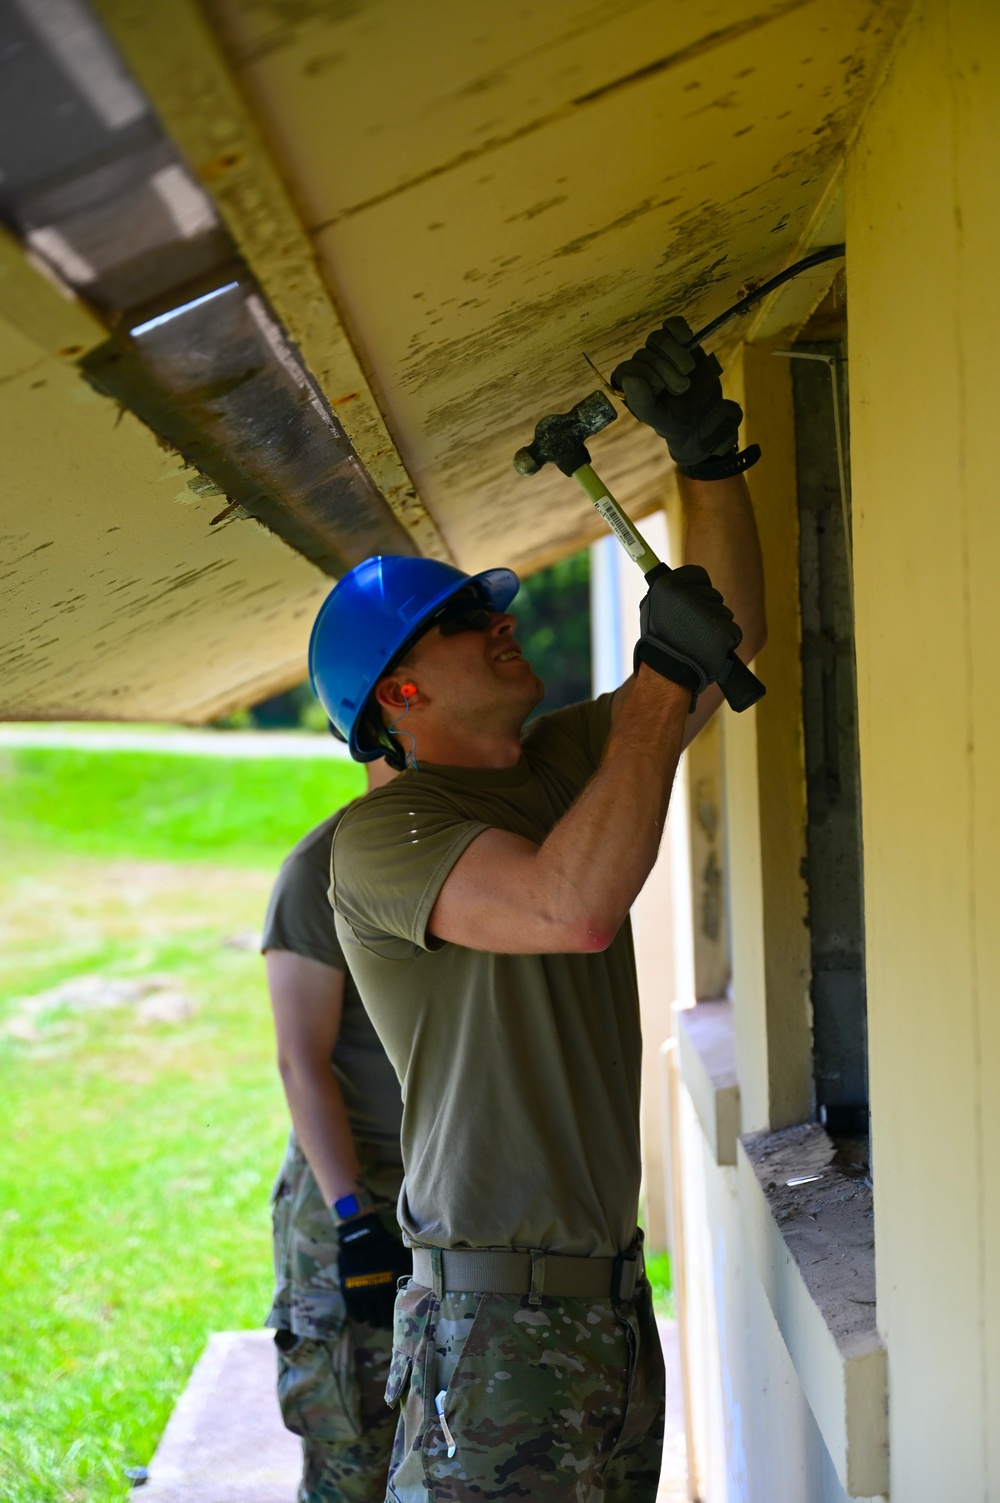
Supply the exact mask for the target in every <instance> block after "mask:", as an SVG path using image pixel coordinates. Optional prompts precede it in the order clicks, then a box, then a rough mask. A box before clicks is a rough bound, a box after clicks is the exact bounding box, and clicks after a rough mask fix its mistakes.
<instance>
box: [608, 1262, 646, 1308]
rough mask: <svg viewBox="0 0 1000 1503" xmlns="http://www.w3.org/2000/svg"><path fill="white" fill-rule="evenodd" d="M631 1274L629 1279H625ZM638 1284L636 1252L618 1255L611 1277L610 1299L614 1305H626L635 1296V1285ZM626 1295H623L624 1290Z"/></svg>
mask: <svg viewBox="0 0 1000 1503" xmlns="http://www.w3.org/2000/svg"><path fill="white" fill-rule="evenodd" d="M629 1271H630V1272H631V1278H628V1277H627V1274H628V1272H629ZM638 1282H639V1254H638V1250H636V1251H635V1252H630V1253H619V1254H618V1256H617V1258H616V1259H615V1266H614V1271H613V1273H612V1276H611V1298H612V1299H613V1300H614V1301H615V1303H616V1304H620V1305H621V1304H626V1303H627V1302H628V1301H629V1300H630V1299H631V1298H632V1297H633V1295H634V1294H635V1290H636V1285H637V1284H638ZM626 1287H627V1288H628V1293H627V1294H626V1293H625V1288H626Z"/></svg>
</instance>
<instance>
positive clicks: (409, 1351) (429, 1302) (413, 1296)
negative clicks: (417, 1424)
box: [385, 1283, 434, 1409]
mask: <svg viewBox="0 0 1000 1503" xmlns="http://www.w3.org/2000/svg"><path fill="white" fill-rule="evenodd" d="M433 1305H434V1296H433V1295H432V1294H431V1292H430V1290H429V1289H422V1288H421V1287H420V1285H419V1284H413V1283H409V1284H407V1286H406V1288H405V1289H403V1290H401V1291H400V1293H399V1294H397V1296H396V1307H395V1310H394V1311H393V1318H392V1360H391V1362H390V1364H389V1378H388V1381H387V1382H386V1385H385V1401H386V1403H387V1404H388V1405H389V1408H390V1409H395V1408H396V1406H397V1405H398V1404H399V1403H400V1401H401V1400H405V1399H406V1397H407V1395H408V1390H409V1389H410V1387H411V1384H412V1386H413V1388H414V1390H417V1391H419V1392H420V1396H421V1398H422V1397H423V1386H424V1385H423V1372H424V1368H425V1366H426V1360H425V1359H426V1353H427V1328H428V1324H429V1320H430V1313H431V1309H432V1307H433Z"/></svg>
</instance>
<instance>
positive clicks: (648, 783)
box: [428, 666, 690, 955]
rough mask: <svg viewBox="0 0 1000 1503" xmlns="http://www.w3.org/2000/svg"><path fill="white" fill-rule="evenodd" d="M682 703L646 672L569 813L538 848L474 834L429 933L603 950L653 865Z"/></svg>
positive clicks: (473, 941) (542, 948)
mask: <svg viewBox="0 0 1000 1503" xmlns="http://www.w3.org/2000/svg"><path fill="white" fill-rule="evenodd" d="M689 702H690V695H689V694H688V692H687V691H686V690H685V689H682V688H681V687H680V686H679V685H677V684H674V683H671V682H670V681H669V680H668V679H664V678H660V677H659V675H658V674H656V673H654V672H653V671H652V670H651V669H650V668H647V667H645V666H643V667H642V668H641V669H640V671H639V673H638V674H637V676H636V678H635V682H634V685H633V689H632V692H631V693H630V694H629V696H628V699H627V701H626V702H625V703H624V704H623V705H622V707H621V710H620V713H619V714H618V715H617V717H616V720H615V724H614V726H613V728H612V731H611V735H610V736H609V738H608V744H607V746H606V748H605V752H604V756H603V758H602V760H601V765H600V767H599V768H598V769H597V771H596V772H595V774H594V776H593V777H592V778H591V780H590V782H589V783H588V784H587V786H586V787H585V788H584V789H583V792H582V793H581V794H580V796H579V798H578V799H577V800H576V802H575V804H574V805H573V807H572V808H571V809H570V810H569V811H568V812H567V813H566V814H565V815H563V817H562V819H561V820H560V821H559V823H558V824H557V825H556V826H555V827H554V829H553V830H552V832H551V834H550V835H549V836H548V837H547V838H546V839H545V840H544V841H543V842H542V844H541V845H540V846H536V845H534V844H532V842H531V841H530V840H525V839H524V838H523V837H521V836H518V835H513V834H511V833H510V832H509V831H506V830H486V831H484V833H483V834H482V835H480V836H478V837H477V839H476V840H474V841H473V842H472V844H471V845H470V846H469V847H468V849H467V850H466V851H465V852H464V853H463V855H462V856H461V857H460V858H459V860H458V861H457V862H456V863H455V866H454V867H453V868H452V870H451V872H450V873H449V875H448V878H447V880H446V881H445V883H444V886H443V887H442V889H441V891H440V893H439V894H438V898H437V902H436V903H435V905H434V908H433V911H432V913H431V916H430V922H429V924H428V929H429V931H430V933H431V934H432V935H434V936H435V937H436V938H438V939H442V940H446V941H450V942H451V943H453V944H459V945H465V946H466V947H467V948H469V949H474V950H489V951H494V952H497V953H505V954H521V955H525V954H564V953H575V952H587V951H595V950H604V949H606V948H607V946H608V945H609V944H610V943H611V941H612V939H613V938H614V936H615V934H616V933H617V932H618V929H619V927H620V925H621V923H622V920H623V919H624V918H625V915H626V914H627V913H628V910H629V908H630V907H631V906H632V903H633V901H634V900H635V897H636V896H637V894H638V892H639V890H640V888H641V887H642V884H643V883H644V882H645V880H646V878H647V876H648V875H649V872H650V869H651V867H652V865H653V862H654V861H655V859H656V853H657V850H658V849H659V844H660V836H661V835H662V833H663V824H664V821H665V819H666V814H667V805H668V803H669V799H670V788H671V785H672V783H673V778H674V772H675V770H676V767H677V760H678V757H679V756H680V751H681V743H682V739H683V736H684V730H685V724H686V721H687V718H688V714H687V711H688V704H689Z"/></svg>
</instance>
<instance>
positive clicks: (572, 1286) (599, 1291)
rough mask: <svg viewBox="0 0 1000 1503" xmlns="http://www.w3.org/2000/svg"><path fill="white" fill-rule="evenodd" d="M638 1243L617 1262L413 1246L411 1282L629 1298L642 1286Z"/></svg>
mask: <svg viewBox="0 0 1000 1503" xmlns="http://www.w3.org/2000/svg"><path fill="white" fill-rule="evenodd" d="M645 1277H646V1265H645V1261H644V1259H643V1254H642V1245H641V1243H639V1244H637V1245H636V1246H635V1247H634V1248H633V1249H632V1251H631V1252H628V1253H623V1254H622V1255H621V1256H620V1257H617V1258H568V1257H564V1256H562V1255H561V1254H559V1253H543V1252H511V1251H510V1250H509V1249H506V1248H469V1249H464V1248H456V1249H448V1248H439V1247H415V1248H413V1281H414V1283H416V1284H421V1285H423V1287H424V1288H425V1289H433V1291H434V1293H435V1294H437V1295H439V1296H440V1295H441V1294H444V1293H448V1294H530V1295H533V1296H536V1297H537V1296H541V1295H550V1296H554V1297H556V1298H564V1299H570V1298H583V1299H615V1300H630V1299H631V1298H632V1297H633V1295H634V1294H635V1291H636V1289H637V1288H638V1287H639V1285H640V1284H641V1283H643V1282H644V1280H645Z"/></svg>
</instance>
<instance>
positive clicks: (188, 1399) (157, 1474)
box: [135, 1331, 302, 1503]
mask: <svg viewBox="0 0 1000 1503" xmlns="http://www.w3.org/2000/svg"><path fill="white" fill-rule="evenodd" d="M275 1369H276V1363H275V1357H274V1333H273V1331H217V1332H216V1333H215V1334H214V1335H212V1336H210V1337H209V1338H208V1345H207V1346H206V1347H205V1350H204V1351H203V1352H202V1354H201V1356H200V1357H199V1359H198V1361H197V1363H196V1365H195V1369H194V1372H193V1373H192V1374H191V1377H190V1378H189V1380H188V1385H187V1387H186V1388H185V1390H184V1392H183V1393H182V1394H181V1396H180V1398H179V1399H178V1400H177V1404H176V1407H175V1408H174V1412H173V1414H172V1415H171V1416H170V1419H169V1420H168V1422H167V1428H166V1429H165V1430H164V1432H163V1437H162V1439H161V1441H160V1444H159V1445H158V1446H157V1448H156V1455H155V1456H154V1457H153V1459H152V1461H151V1462H150V1464H149V1481H148V1482H147V1483H145V1484H144V1486H143V1487H142V1488H140V1489H139V1490H138V1491H137V1492H136V1493H135V1498H136V1503H295V1491H296V1488H297V1486H298V1480H299V1472H300V1470H301V1464H302V1451H301V1449H300V1444H299V1440H298V1437H297V1436H295V1435H292V1434H291V1433H290V1432H289V1431H288V1430H286V1429H285V1427H284V1425H283V1424H282V1423H281V1414H280V1412H279V1410H278V1401H277V1398H276V1397H275V1392H274V1377H275Z"/></svg>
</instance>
